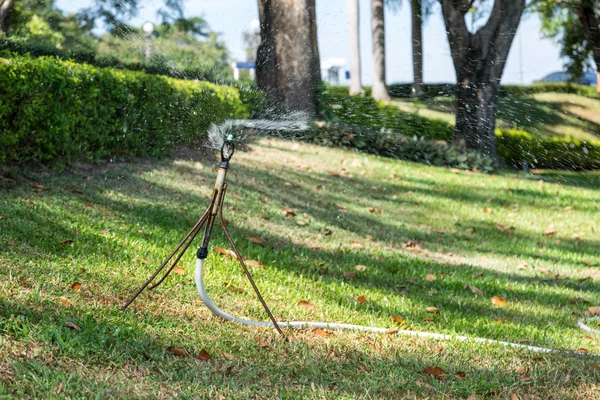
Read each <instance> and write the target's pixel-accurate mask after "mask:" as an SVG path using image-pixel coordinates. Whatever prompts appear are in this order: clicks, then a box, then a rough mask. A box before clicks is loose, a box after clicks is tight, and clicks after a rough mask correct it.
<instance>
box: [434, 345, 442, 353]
mask: <svg viewBox="0 0 600 400" xmlns="http://www.w3.org/2000/svg"><path fill="white" fill-rule="evenodd" d="M443 350H444V346H440V347H436V348H435V350H433V353H434V354H440V353H441V352H442V351H443Z"/></svg>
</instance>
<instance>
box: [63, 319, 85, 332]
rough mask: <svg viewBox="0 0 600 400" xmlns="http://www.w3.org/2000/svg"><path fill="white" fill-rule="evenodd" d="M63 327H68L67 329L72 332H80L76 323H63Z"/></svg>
mask: <svg viewBox="0 0 600 400" xmlns="http://www.w3.org/2000/svg"><path fill="white" fill-rule="evenodd" d="M65 325H66V326H68V327H69V328H71V329H73V330H76V331H80V330H81V328H80V327H79V326H78V325H77V324H76V323H74V322H71V321H69V322H65Z"/></svg>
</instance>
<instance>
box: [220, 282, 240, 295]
mask: <svg viewBox="0 0 600 400" xmlns="http://www.w3.org/2000/svg"><path fill="white" fill-rule="evenodd" d="M223 286H225V287H226V288H227V289H229V290H231V291H232V292H233V293H240V294H241V293H244V289H243V288H241V287H237V286H234V285H232V284H230V283H228V282H225V283H224V284H223Z"/></svg>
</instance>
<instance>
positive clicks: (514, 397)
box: [510, 393, 519, 400]
mask: <svg viewBox="0 0 600 400" xmlns="http://www.w3.org/2000/svg"><path fill="white" fill-rule="evenodd" d="M510 400H519V396H517V395H516V394H514V393H511V394H510Z"/></svg>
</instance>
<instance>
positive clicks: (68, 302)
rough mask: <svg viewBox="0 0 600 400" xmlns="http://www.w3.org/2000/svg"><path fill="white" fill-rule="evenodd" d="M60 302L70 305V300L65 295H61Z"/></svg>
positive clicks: (66, 305)
mask: <svg viewBox="0 0 600 400" xmlns="http://www.w3.org/2000/svg"><path fill="white" fill-rule="evenodd" d="M60 302H61V303H62V305H63V306H65V307H69V306H70V305H71V300H69V299H67V298H66V297H61V298H60Z"/></svg>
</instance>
